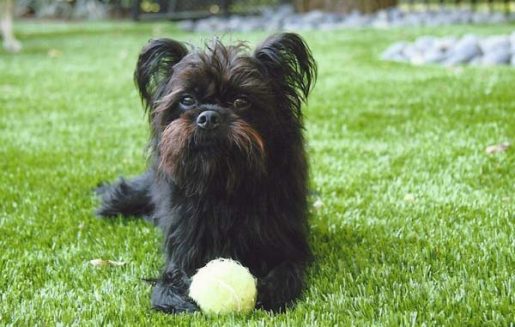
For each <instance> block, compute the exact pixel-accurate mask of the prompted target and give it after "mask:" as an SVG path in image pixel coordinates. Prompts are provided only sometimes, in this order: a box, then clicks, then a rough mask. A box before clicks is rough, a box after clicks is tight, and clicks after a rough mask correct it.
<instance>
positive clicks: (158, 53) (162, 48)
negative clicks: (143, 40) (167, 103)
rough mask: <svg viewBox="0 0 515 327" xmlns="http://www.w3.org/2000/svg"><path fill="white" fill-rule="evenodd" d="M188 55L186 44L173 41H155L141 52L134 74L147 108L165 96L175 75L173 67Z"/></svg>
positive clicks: (163, 39) (150, 42)
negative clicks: (169, 82)
mask: <svg viewBox="0 0 515 327" xmlns="http://www.w3.org/2000/svg"><path fill="white" fill-rule="evenodd" d="M187 54H188V49H187V48H186V47H185V46H184V44H182V43H180V42H178V41H175V40H171V39H166V38H162V39H154V40H150V41H149V43H148V44H147V45H146V46H145V47H144V48H143V50H141V53H140V55H139V58H138V63H137V65H136V71H135V72H134V81H135V83H136V86H137V87H138V90H139V93H140V95H141V99H142V100H143V102H144V103H145V108H146V109H149V108H152V107H153V106H154V105H155V103H156V101H158V100H159V99H160V98H161V97H162V96H163V95H164V94H162V93H163V91H164V87H165V85H166V83H167V82H168V81H169V80H170V78H171V77H172V74H173V66H174V65H175V64H176V63H178V62H179V61H181V59H182V58H184V56H186V55H187Z"/></svg>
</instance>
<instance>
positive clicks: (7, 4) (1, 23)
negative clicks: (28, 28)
mask: <svg viewBox="0 0 515 327" xmlns="http://www.w3.org/2000/svg"><path fill="white" fill-rule="evenodd" d="M13 15H14V3H13V1H12V0H0V31H1V32H2V33H1V34H2V39H3V46H4V49H5V50H7V51H9V52H18V51H20V50H21V43H20V42H19V41H18V40H17V39H16V38H15V37H14V33H13Z"/></svg>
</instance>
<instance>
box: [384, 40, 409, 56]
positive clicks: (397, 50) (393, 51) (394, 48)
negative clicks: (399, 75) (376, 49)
mask: <svg viewBox="0 0 515 327" xmlns="http://www.w3.org/2000/svg"><path fill="white" fill-rule="evenodd" d="M407 45H408V43H406V42H397V43H394V44H392V45H391V46H390V47H389V48H388V49H386V50H385V51H384V52H383V54H382V55H381V58H382V59H383V60H393V59H392V58H396V59H399V58H405V56H404V54H403V51H404V48H406V46H407Z"/></svg>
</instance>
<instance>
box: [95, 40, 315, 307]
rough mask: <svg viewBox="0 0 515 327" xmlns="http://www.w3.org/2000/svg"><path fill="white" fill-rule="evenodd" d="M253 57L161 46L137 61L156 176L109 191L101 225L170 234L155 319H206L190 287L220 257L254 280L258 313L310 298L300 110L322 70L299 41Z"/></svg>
mask: <svg viewBox="0 0 515 327" xmlns="http://www.w3.org/2000/svg"><path fill="white" fill-rule="evenodd" d="M246 50H247V49H246V47H245V46H244V45H242V44H239V45H236V46H224V45H222V44H221V43H220V42H218V41H216V42H214V44H212V45H210V46H207V49H206V50H189V49H188V48H187V47H185V46H184V45H183V44H182V43H180V42H177V41H174V40H170V39H158V40H153V41H151V42H150V43H149V44H148V45H147V46H146V47H145V48H144V49H143V50H142V52H141V54H140V56H139V60H138V64H137V67H136V72H135V81H136V84H137V86H138V88H139V91H140V93H141V97H142V99H143V101H144V103H145V104H146V107H147V109H148V111H149V119H150V125H151V130H152V137H151V142H150V148H151V158H150V167H149V169H148V171H147V172H146V173H145V174H143V175H142V176H139V177H136V178H135V179H132V180H129V181H127V180H123V179H121V180H119V181H117V182H115V183H113V184H111V185H106V186H102V187H100V188H99V189H98V193H99V194H100V196H101V198H102V201H103V203H102V206H101V207H100V208H99V209H98V214H99V215H100V216H106V217H109V216H116V215H124V216H143V217H145V218H146V219H147V220H149V221H152V222H153V223H155V224H156V225H158V226H160V227H161V228H162V229H163V231H164V233H165V250H166V268H165V271H164V273H163V274H162V276H161V277H160V278H159V279H158V280H157V281H156V284H155V286H154V289H153V294H152V306H153V307H154V308H156V309H158V310H162V311H165V312H183V311H194V310H197V306H196V305H195V303H194V302H193V301H192V300H191V299H190V298H189V297H188V288H189V284H190V280H189V276H191V275H193V274H194V273H195V272H196V270H197V269H198V268H200V267H202V266H204V265H205V264H206V263H207V262H209V261H210V260H212V259H215V258H219V257H224V258H233V259H235V260H238V261H240V262H241V263H242V264H243V265H244V266H246V267H248V268H249V269H250V271H251V272H252V274H253V275H254V276H255V277H257V279H258V302H257V303H258V304H257V306H258V307H260V308H264V309H269V310H282V309H284V308H285V307H286V306H287V305H288V304H291V303H292V302H293V300H295V299H296V298H297V297H298V296H299V294H300V293H301V291H302V289H303V285H304V276H305V269H306V266H307V264H308V263H309V261H310V260H311V250H310V247H309V244H308V241H307V209H306V196H307V185H306V184H307V162H306V156H305V153H304V142H303V137H302V114H301V104H302V102H303V101H305V100H306V98H307V96H308V93H309V92H310V90H311V87H312V85H313V83H314V81H315V78H316V64H315V62H314V60H313V57H312V55H311V52H310V50H309V48H308V47H307V46H306V44H305V43H304V41H303V40H302V39H301V38H300V37H299V36H298V35H296V34H290V33H285V34H279V35H275V36H272V37H270V38H268V39H267V40H266V41H265V42H264V43H263V44H261V46H259V47H258V48H257V49H256V50H255V51H254V53H252V54H249V53H247V51H246Z"/></svg>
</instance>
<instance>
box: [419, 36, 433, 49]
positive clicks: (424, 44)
mask: <svg viewBox="0 0 515 327" xmlns="http://www.w3.org/2000/svg"><path fill="white" fill-rule="evenodd" d="M435 43H436V37H434V36H421V37H419V38H417V40H416V41H415V44H414V45H415V48H417V49H418V50H419V51H422V52H424V51H428V50H429V49H431V48H433V46H434V45H435Z"/></svg>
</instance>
